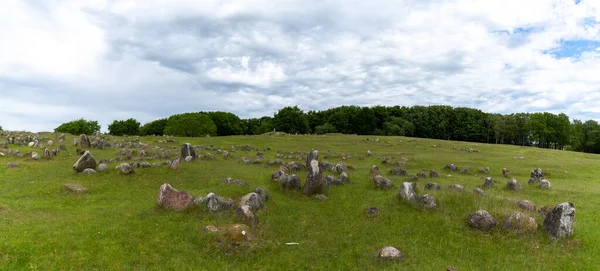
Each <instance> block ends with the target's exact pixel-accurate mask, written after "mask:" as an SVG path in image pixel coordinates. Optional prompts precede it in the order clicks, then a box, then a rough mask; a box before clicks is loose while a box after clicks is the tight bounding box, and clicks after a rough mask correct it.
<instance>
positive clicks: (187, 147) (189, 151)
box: [181, 143, 196, 160]
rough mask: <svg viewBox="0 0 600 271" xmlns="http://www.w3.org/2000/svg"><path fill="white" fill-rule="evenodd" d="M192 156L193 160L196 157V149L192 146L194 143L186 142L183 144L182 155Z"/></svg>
mask: <svg viewBox="0 0 600 271" xmlns="http://www.w3.org/2000/svg"><path fill="white" fill-rule="evenodd" d="M188 156H191V157H192V160H193V159H195V158H196V150H194V148H193V147H192V144H190V143H185V144H183V146H181V157H186V158H187V157H188Z"/></svg>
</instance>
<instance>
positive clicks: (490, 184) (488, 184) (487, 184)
mask: <svg viewBox="0 0 600 271" xmlns="http://www.w3.org/2000/svg"><path fill="white" fill-rule="evenodd" d="M493 186H494V178H492V177H486V178H485V182H484V183H483V187H486V188H490V187H493Z"/></svg>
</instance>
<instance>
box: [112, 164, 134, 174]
mask: <svg viewBox="0 0 600 271" xmlns="http://www.w3.org/2000/svg"><path fill="white" fill-rule="evenodd" d="M115 169H118V170H119V172H121V174H133V173H135V171H134V170H133V167H132V166H131V165H130V164H128V163H121V164H120V165H118V166H117V167H116V168H115Z"/></svg>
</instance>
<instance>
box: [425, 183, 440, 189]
mask: <svg viewBox="0 0 600 271" xmlns="http://www.w3.org/2000/svg"><path fill="white" fill-rule="evenodd" d="M440 189H441V188H440V185H439V184H437V183H427V184H426V185H425V190H440Z"/></svg>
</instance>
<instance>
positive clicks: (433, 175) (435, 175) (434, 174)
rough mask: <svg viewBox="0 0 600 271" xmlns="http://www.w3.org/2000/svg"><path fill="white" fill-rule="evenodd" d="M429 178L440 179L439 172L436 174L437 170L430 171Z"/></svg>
mask: <svg viewBox="0 0 600 271" xmlns="http://www.w3.org/2000/svg"><path fill="white" fill-rule="evenodd" d="M429 177H430V178H437V177H440V174H438V173H437V172H435V170H433V169H432V170H429Z"/></svg>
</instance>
